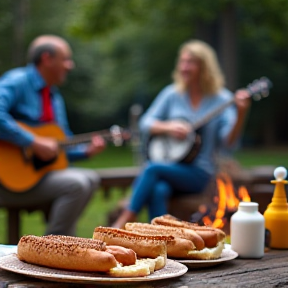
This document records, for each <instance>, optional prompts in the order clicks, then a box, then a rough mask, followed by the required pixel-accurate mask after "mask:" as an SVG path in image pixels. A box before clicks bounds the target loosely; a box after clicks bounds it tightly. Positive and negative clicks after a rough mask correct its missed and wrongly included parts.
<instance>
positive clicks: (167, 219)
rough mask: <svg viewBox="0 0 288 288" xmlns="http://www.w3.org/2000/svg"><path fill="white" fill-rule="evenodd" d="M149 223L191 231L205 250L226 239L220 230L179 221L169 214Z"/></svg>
mask: <svg viewBox="0 0 288 288" xmlns="http://www.w3.org/2000/svg"><path fill="white" fill-rule="evenodd" d="M151 223H152V224H155V225H163V226H169V227H178V228H186V229H191V230H193V231H195V232H196V233H197V234H198V235H199V236H200V237H201V238H202V239H203V240H204V243H205V247H207V248H214V247H216V246H217V245H218V243H220V242H223V241H224V240H225V237H226V235H225V233H224V232H223V231H222V230H220V229H217V228H213V227H208V226H199V225H197V224H195V223H190V222H186V221H181V220H178V219H177V218H175V217H173V216H172V215H169V214H167V215H163V216H160V217H156V218H154V219H152V221H151Z"/></svg>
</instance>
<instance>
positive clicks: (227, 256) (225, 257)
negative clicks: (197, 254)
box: [177, 244, 238, 268]
mask: <svg viewBox="0 0 288 288" xmlns="http://www.w3.org/2000/svg"><path fill="white" fill-rule="evenodd" d="M237 257H238V253H237V252H235V251H233V250H232V249H231V245H229V244H225V247H224V249H223V251H222V254H221V257H220V258H218V259H214V260H186V259H185V260H184V259H183V260H177V261H178V262H179V263H182V264H184V265H186V266H187V267H188V268H205V267H210V266H215V265H218V264H221V263H223V262H226V261H231V260H233V259H235V258H237Z"/></svg>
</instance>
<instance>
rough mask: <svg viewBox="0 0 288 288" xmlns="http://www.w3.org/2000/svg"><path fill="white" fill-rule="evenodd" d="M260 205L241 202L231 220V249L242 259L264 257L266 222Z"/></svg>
mask: <svg viewBox="0 0 288 288" xmlns="http://www.w3.org/2000/svg"><path fill="white" fill-rule="evenodd" d="M258 206H259V205H258V203H255V202H240V204H239V206H238V211H237V212H236V213H234V214H233V215H232V217H231V220H230V234H231V248H232V250H234V251H235V252H237V253H238V255H239V257H241V258H261V257H263V256H264V246H265V220H264V216H263V215H262V214H261V213H259V211H258Z"/></svg>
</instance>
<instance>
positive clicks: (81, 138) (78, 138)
mask: <svg viewBox="0 0 288 288" xmlns="http://www.w3.org/2000/svg"><path fill="white" fill-rule="evenodd" d="M96 134H97V135H100V136H102V137H103V138H104V139H105V140H110V139H111V133H110V131H108V130H102V131H97V132H89V133H83V134H78V135H75V136H73V137H71V138H67V139H65V140H62V141H59V142H58V144H59V146H60V147H61V148H62V149H65V148H68V147H71V146H74V145H78V144H83V143H90V142H91V139H92V137H93V136H94V135H96Z"/></svg>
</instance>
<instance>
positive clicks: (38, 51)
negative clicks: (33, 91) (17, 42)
mask: <svg viewBox="0 0 288 288" xmlns="http://www.w3.org/2000/svg"><path fill="white" fill-rule="evenodd" d="M43 53H48V54H49V55H51V56H55V54H56V47H55V45H53V44H50V43H46V44H41V45H39V46H34V47H33V46H32V47H31V48H30V50H29V51H28V62H29V63H33V64H35V65H36V66H37V65H39V64H40V62H41V56H42V55H43Z"/></svg>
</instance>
